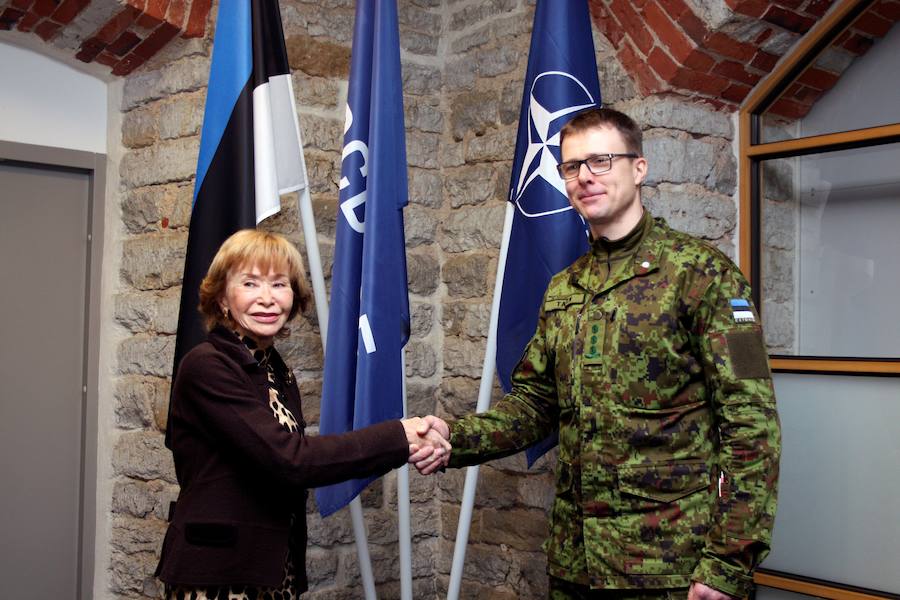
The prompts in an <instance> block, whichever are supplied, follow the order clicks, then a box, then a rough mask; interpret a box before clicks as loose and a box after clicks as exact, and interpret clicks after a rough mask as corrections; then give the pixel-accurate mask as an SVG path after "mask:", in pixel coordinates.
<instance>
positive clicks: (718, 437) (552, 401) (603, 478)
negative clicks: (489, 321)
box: [450, 212, 780, 596]
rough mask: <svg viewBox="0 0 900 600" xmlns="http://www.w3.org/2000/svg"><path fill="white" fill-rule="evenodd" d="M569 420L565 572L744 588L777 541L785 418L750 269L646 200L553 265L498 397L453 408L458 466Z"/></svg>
mask: <svg viewBox="0 0 900 600" xmlns="http://www.w3.org/2000/svg"><path fill="white" fill-rule="evenodd" d="M554 430H558V432H559V455H558V456H559V458H558V464H557V469H556V497H555V500H554V503H553V509H552V512H551V515H550V532H551V533H550V538H549V539H548V540H547V541H546V543H545V549H546V551H547V555H548V565H549V566H548V569H549V571H550V573H551V575H554V576H556V577H560V578H562V579H565V580H569V581H575V582H578V583H582V584H587V585H590V586H591V587H595V588H613V589H626V588H631V589H633V588H646V589H650V588H683V587H687V586H688V585H690V583H691V581H700V582H703V583H705V584H707V585H709V586H711V587H713V588H716V589H718V590H720V591H723V592H725V593H727V594H730V595H733V596H745V595H747V593H748V592H749V590H750V586H751V583H752V571H753V569H754V567H755V566H756V565H757V564H759V562H760V561H761V560H762V559H763V557H764V556H765V555H766V554H767V553H768V549H769V544H770V539H771V528H772V524H773V520H774V514H775V499H776V484H777V478H778V459H779V453H780V430H779V424H778V417H777V413H776V410H775V397H774V392H773V388H772V381H771V373H770V371H769V366H768V359H767V355H766V351H765V348H764V345H763V341H762V332H761V327H760V323H759V317H758V315H757V314H756V310H755V309H754V308H753V304H752V301H751V298H750V287H749V285H748V284H747V282H746V280H745V279H744V277H743V276H742V275H741V273H740V271H739V270H738V269H737V267H736V266H735V265H734V264H733V263H732V262H731V261H730V260H729V259H728V258H727V257H725V256H724V255H723V254H722V253H721V252H719V251H718V250H716V249H715V248H713V247H711V246H710V245H708V244H706V243H704V242H702V241H700V240H698V239H695V238H692V237H691V236H688V235H686V234H682V233H679V232H676V231H674V230H672V229H670V228H669V227H668V226H667V225H666V223H665V221H663V220H662V219H656V220H654V219H653V218H652V217H650V215H649V214H648V213H646V212H645V214H644V217H643V219H642V220H641V222H640V224H639V225H638V226H637V227H636V228H635V230H634V231H633V232H631V234H629V235H628V236H626V238H624V239H623V240H618V241H616V242H609V241H606V240H598V241H595V242H594V243H593V245H592V248H591V250H590V251H589V252H588V253H587V254H585V255H584V256H582V257H581V258H579V259H578V260H576V261H575V262H574V263H573V264H572V265H571V266H570V267H569V268H568V269H566V270H564V271H562V272H561V273H558V274H557V275H556V276H554V278H553V279H552V280H551V282H550V285H549V286H548V289H547V292H546V294H545V296H544V301H543V306H542V309H541V313H540V318H539V321H538V326H537V331H536V332H535V335H534V337H533V338H532V340H531V341H530V342H529V344H528V346H527V348H526V350H525V353H524V355H523V357H522V360H521V362H520V363H519V365H518V367H517V368H516V371H515V373H514V375H513V389H512V391H511V393H509V394H507V395H506V396H505V397H504V398H503V400H501V401H500V402H499V403H498V404H497V405H496V406H495V407H494V408H493V409H491V410H490V411H488V412H485V413H482V414H478V415H470V416H468V417H465V418H463V419H460V420H458V421H455V422H452V423H451V432H452V436H451V443H452V444H453V454H452V458H451V464H450V466H451V467H459V466H465V465H469V464H476V463H480V462H485V461H487V460H490V459H493V458H499V457H501V456H506V455H510V454H513V453H515V452H518V451H520V450H522V449H524V448H526V447H527V446H529V445H531V444H533V443H535V442H537V441H539V440H542V439H544V438H545V437H546V436H547V435H548V434H550V433H552V432H553V431H554Z"/></svg>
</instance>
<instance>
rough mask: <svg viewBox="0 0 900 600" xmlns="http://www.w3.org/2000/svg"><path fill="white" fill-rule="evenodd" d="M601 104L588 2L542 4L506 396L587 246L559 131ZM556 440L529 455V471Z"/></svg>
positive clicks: (503, 340)
mask: <svg viewBox="0 0 900 600" xmlns="http://www.w3.org/2000/svg"><path fill="white" fill-rule="evenodd" d="M592 106H600V82H599V80H598V79H597V60H596V58H595V57H594V41H593V38H591V18H590V14H589V12H588V6H587V2H586V1H585V0H566V1H565V2H550V1H549V0H538V2H537V7H536V8H535V13H534V28H533V29H532V33H531V49H530V50H529V54H528V70H527V72H526V74H525V89H524V92H523V94H522V108H521V111H520V113H519V132H518V137H517V138H516V154H515V158H514V159H513V168H512V178H511V180H510V184H509V201H510V202H512V203H514V204H515V213H514V216H513V222H512V230H511V233H510V238H509V246H508V250H507V255H506V268H505V271H504V275H503V287H502V289H503V291H502V294H501V296H500V312H499V316H498V324H497V375H498V376H499V378H500V384H501V386H502V387H503V389H504V391H506V392H509V391H510V389H511V381H510V379H511V376H512V372H513V370H514V369H515V367H516V365H517V364H518V363H519V360H520V359H521V358H522V353H523V352H524V351H525V346H527V345H528V342H529V341H530V340H531V337H532V336H533V335H534V331H535V328H536V327H537V320H538V313H539V312H540V307H541V300H542V298H543V296H544V292H546V291H547V285H548V284H549V283H550V278H551V277H553V275H555V274H556V273H558V272H559V271H561V270H563V269H564V268H566V267H567V266H569V265H570V264H571V263H572V262H574V261H575V259H576V258H578V257H579V256H581V255H582V254H584V253H585V252H586V251H587V249H588V236H587V231H588V230H587V226H586V224H585V223H584V221H583V220H582V219H581V217H580V216H579V215H578V213H577V212H575V210H573V209H572V207H571V206H570V205H569V200H568V197H567V196H566V186H565V183H564V182H563V180H562V179H561V178H560V177H559V174H558V173H557V171H556V165H557V164H558V163H559V161H560V148H559V130H560V129H562V126H563V125H565V124H566V122H567V121H568V120H569V119H571V118H572V117H574V116H575V114H576V113H577V112H579V111H582V110H585V109H587V108H590V107H592ZM555 444H556V439H555V438H554V439H552V440H548V441H547V442H544V443H542V444H538V445H536V446H534V447H532V448H529V449H528V451H527V456H528V464H529V466H530V465H531V464H533V463H534V461H536V460H537V459H538V458H540V456H541V455H543V454H544V453H545V452H546V451H547V450H549V449H550V448H552V447H553V446H554V445H555Z"/></svg>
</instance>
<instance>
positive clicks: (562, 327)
mask: <svg viewBox="0 0 900 600" xmlns="http://www.w3.org/2000/svg"><path fill="white" fill-rule="evenodd" d="M586 301H587V294H585V293H583V292H577V293H569V294H560V295H551V296H548V297H547V299H546V300H545V301H544V314H545V319H546V334H547V338H546V343H547V349H548V351H550V352H552V353H553V355H554V371H555V373H556V379H557V382H558V384H559V385H562V386H567V385H571V383H572V376H573V373H572V345H573V340H574V337H575V330H576V328H577V327H578V320H579V312H580V310H581V308H582V307H583V306H584V303H585V302H586ZM560 400H561V401H564V399H562V398H561V399H560Z"/></svg>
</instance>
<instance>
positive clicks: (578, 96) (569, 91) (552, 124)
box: [515, 71, 596, 217]
mask: <svg viewBox="0 0 900 600" xmlns="http://www.w3.org/2000/svg"><path fill="white" fill-rule="evenodd" d="M573 101H574V102H576V104H568V103H571V102H573ZM561 104H567V105H563V106H560V105H561ZM594 105H596V102H595V101H594V98H593V97H592V96H591V94H590V92H588V90H587V88H586V87H585V86H584V84H582V83H581V82H580V81H579V80H578V79H577V78H575V77H573V76H572V75H570V74H569V73H565V72H563V71H545V72H543V73H541V74H540V75H538V76H537V77H535V78H534V81H533V82H532V84H531V92H530V99H529V102H528V148H527V149H526V151H525V158H524V160H523V161H522V167H521V171H520V172H519V181H518V184H517V185H516V191H515V202H516V207H517V208H518V209H519V211H520V212H521V213H522V214H523V215H524V216H526V217H545V216H548V215H552V214H555V213H560V212H563V211H567V210H571V209H572V207H571V206H570V205H569V200H568V197H567V196H566V184H565V182H564V181H563V180H562V178H561V177H560V176H559V173H558V172H557V171H556V165H557V164H558V163H559V158H558V157H559V130H560V129H562V126H563V125H564V124H565V122H566V119H561V117H564V116H566V115H570V114H572V113H575V112H578V111H580V110H584V109H585V108H590V107H591V106H594ZM551 131H552V132H553V133H552V135H551ZM552 148H555V151H554V150H553V149H552ZM541 179H543V180H544V181H545V182H546V183H547V184H548V185H550V186H551V187H552V188H553V189H555V190H556V191H557V192H559V194H552V193H551V194H547V193H540V191H538V190H537V189H533V188H534V185H532V184H535V183H537V182H538V181H539V180H541Z"/></svg>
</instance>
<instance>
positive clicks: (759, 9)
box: [728, 0, 769, 18]
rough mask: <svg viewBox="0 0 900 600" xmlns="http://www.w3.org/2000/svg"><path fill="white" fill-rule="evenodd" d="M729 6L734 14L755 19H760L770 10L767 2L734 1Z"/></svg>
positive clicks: (751, 0) (752, 0) (761, 0)
mask: <svg viewBox="0 0 900 600" xmlns="http://www.w3.org/2000/svg"><path fill="white" fill-rule="evenodd" d="M728 4H729V6H731V8H732V9H734V12H736V13H740V14H742V15H747V16H748V17H754V18H759V17H760V16H762V14H763V13H764V12H766V9H768V8H769V2H768V1H767V0H734V1H732V2H728Z"/></svg>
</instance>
